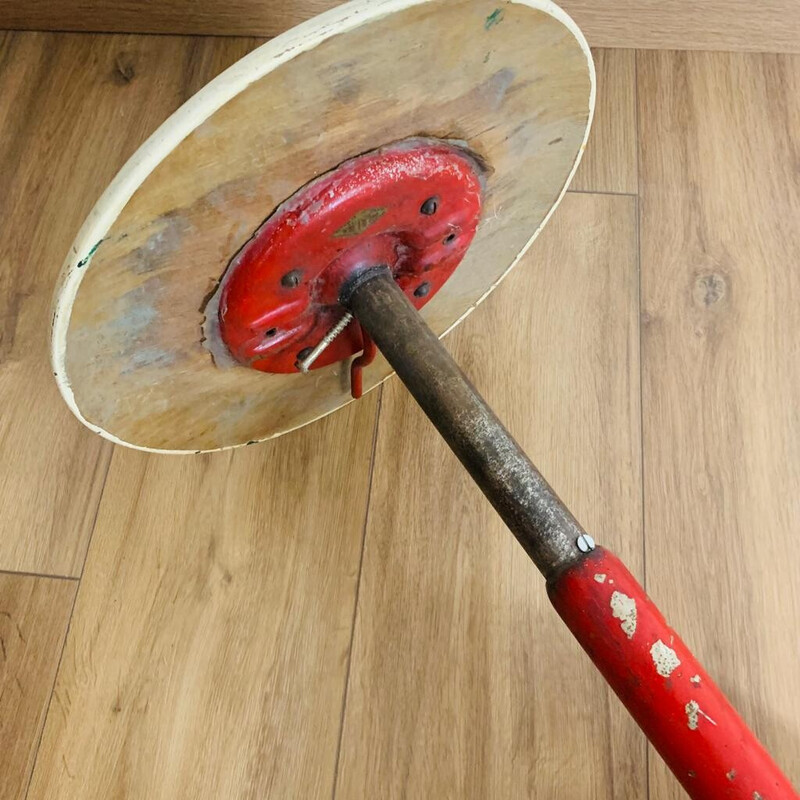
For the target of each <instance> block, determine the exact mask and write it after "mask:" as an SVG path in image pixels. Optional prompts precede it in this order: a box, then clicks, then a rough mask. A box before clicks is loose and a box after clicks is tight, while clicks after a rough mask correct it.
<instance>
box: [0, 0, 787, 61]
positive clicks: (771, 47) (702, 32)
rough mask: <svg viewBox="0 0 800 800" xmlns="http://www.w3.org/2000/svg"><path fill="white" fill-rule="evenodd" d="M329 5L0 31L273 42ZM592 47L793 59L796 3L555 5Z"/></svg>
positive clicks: (38, 1)
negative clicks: (768, 54)
mask: <svg viewBox="0 0 800 800" xmlns="http://www.w3.org/2000/svg"><path fill="white" fill-rule="evenodd" d="M335 5H337V3H336V0H296V2H293V3H285V2H281V0H229V2H226V3H219V2H215V0H168V1H167V2H162V3H152V2H147V0H120V1H119V2H116V3H108V2H106V0H0V28H22V29H32V30H81V31H118V32H140V33H191V34H215V35H240V36H241V35H259V36H274V35H275V34H278V33H282V32H283V31H285V30H286V29H287V28H289V27H291V26H292V25H297V24H298V23H300V22H303V21H304V20H307V19H308V18H309V17H311V16H313V15H315V14H319V13H321V12H322V11H326V10H327V9H329V8H332V7H334V6H335ZM559 5H561V6H563V8H564V9H565V10H566V11H567V12H568V13H569V14H571V15H572V16H573V17H574V18H575V20H576V22H578V24H579V25H580V26H581V27H582V28H583V29H584V31H585V33H586V35H587V38H588V39H589V43H590V44H591V45H592V46H594V47H641V48H664V49H673V48H674V49H689V48H691V49H700V50H751V51H764V52H797V51H798V50H799V49H800V9H799V8H798V5H797V3H796V2H795V0H766V1H765V2H760V3H755V2H753V0H702V2H692V0H562V1H561V3H560V4H559Z"/></svg>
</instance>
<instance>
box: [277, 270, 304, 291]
mask: <svg viewBox="0 0 800 800" xmlns="http://www.w3.org/2000/svg"><path fill="white" fill-rule="evenodd" d="M302 277H303V270H301V269H293V270H289V272H287V273H286V274H285V275H284V276H283V277H282V278H281V286H284V287H285V288H287V289H294V288H296V287H297V286H299V285H300V280H301V279H302Z"/></svg>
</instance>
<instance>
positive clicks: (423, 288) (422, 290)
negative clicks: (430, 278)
mask: <svg viewBox="0 0 800 800" xmlns="http://www.w3.org/2000/svg"><path fill="white" fill-rule="evenodd" d="M430 290H431V285H430V284H429V283H428V282H427V281H425V283H421V284H420V285H419V286H417V288H416V289H414V297H425V295H427V294H428V292H430Z"/></svg>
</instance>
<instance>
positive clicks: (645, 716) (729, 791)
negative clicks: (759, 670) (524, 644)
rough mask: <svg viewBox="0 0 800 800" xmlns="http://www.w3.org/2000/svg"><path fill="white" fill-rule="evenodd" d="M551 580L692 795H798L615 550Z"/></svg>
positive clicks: (587, 646)
mask: <svg viewBox="0 0 800 800" xmlns="http://www.w3.org/2000/svg"><path fill="white" fill-rule="evenodd" d="M547 588H548V594H549V595H550V600H551V601H552V603H553V605H554V606H555V608H556V611H558V613H559V614H560V615H561V617H562V619H563V620H564V622H566V623H567V626H568V627H569V629H570V630H571V631H572V633H573V634H574V635H575V637H576V638H577V640H578V641H579V642H580V644H581V646H582V647H583V649H584V650H585V651H586V652H587V653H588V654H589V657H590V658H591V659H592V661H593V662H594V663H595V665H596V666H597V668H598V669H599V670H600V672H602V673H603V675H604V677H605V678H606V680H607V681H608V683H609V684H610V685H611V687H612V688H613V689H614V691H615V692H616V693H617V695H618V697H619V698H620V700H622V702H623V703H624V704H625V706H626V707H627V709H628V711H630V713H631V715H632V716H633V717H634V719H635V720H636V722H637V723H638V724H639V726H640V727H641V729H642V730H643V731H644V732H645V734H646V735H647V738H648V739H649V740H650V741H651V742H652V743H653V745H654V747H655V748H656V750H658V752H659V753H660V755H661V757H662V758H663V759H664V761H665V762H666V763H667V765H668V766H669V768H670V769H671V770H672V771H673V772H674V773H675V776H676V777H677V778H678V780H679V781H680V782H681V784H682V785H683V787H684V789H686V791H687V792H688V793H689V796H690V797H692V798H695V800H722V798H735V800H754V798H756V800H757V799H758V798H762V800H797V799H798V795H797V793H796V792H795V791H794V789H793V788H792V786H791V784H790V783H789V781H788V779H787V778H786V777H785V776H784V775H783V774H782V773H781V771H780V770H779V769H778V767H777V765H776V764H775V762H774V761H773V760H772V758H771V757H770V756H769V754H768V753H767V752H766V750H764V748H763V747H762V746H761V744H760V743H759V741H758V740H757V739H756V737H755V736H754V735H753V733H752V732H751V731H750V730H749V729H748V727H747V726H746V725H745V724H744V722H743V721H742V719H741V717H740V716H739V715H738V714H737V713H736V711H735V710H734V708H733V707H732V706H731V704H730V703H729V702H728V701H727V700H726V698H725V696H724V695H723V694H722V692H721V691H720V690H719V689H718V688H717V686H716V685H715V684H714V683H713V681H712V680H711V679H710V678H709V677H708V675H707V674H706V672H705V670H704V669H703V667H702V666H701V665H700V663H699V662H698V660H697V659H696V658H695V657H694V656H693V655H692V653H691V652H690V651H689V649H688V648H687V647H686V645H685V644H684V643H683V642H682V641H681V639H680V637H679V636H678V634H676V633H675V631H673V630H672V629H671V628H670V627H669V626H668V625H667V623H666V621H665V620H664V617H663V616H662V615H661V613H660V612H659V610H658V609H657V608H656V607H655V605H654V604H653V602H652V601H651V600H650V598H649V597H648V596H647V595H646V594H645V592H644V589H642V587H641V586H640V585H639V583H638V582H637V581H636V579H635V578H634V577H633V576H632V575H631V574H630V572H628V570H627V569H626V567H625V565H624V564H623V563H622V562H621V561H620V560H619V559H618V558H617V557H616V556H614V555H613V554H612V553H609V552H608V551H606V550H604V549H603V548H601V547H598V548H596V549H595V550H594V551H593V552H591V553H589V554H587V556H586V557H585V558H584V559H583V560H582V561H580V562H579V563H578V564H576V565H575V566H573V567H570V568H568V569H567V570H566V571H565V572H563V573H562V574H561V575H559V576H558V577H556V578H555V579H554V580H553V581H551V582H548V587H547ZM615 593H616V594H615ZM631 608H633V609H635V610H634V611H633V616H632V614H631ZM615 614H616V616H615Z"/></svg>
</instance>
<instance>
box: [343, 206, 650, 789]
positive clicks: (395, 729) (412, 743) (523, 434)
mask: <svg viewBox="0 0 800 800" xmlns="http://www.w3.org/2000/svg"><path fill="white" fill-rule="evenodd" d="M635 225H636V200H635V198H631V197H622V196H611V195H602V196H600V195H590V194H569V195H567V197H566V198H565V200H564V202H563V204H562V206H561V208H560V209H559V210H558V211H557V212H556V214H555V216H554V217H553V219H552V221H551V223H550V224H549V226H548V227H547V229H546V230H545V231H544V233H543V234H542V237H541V239H540V240H539V241H538V242H537V243H536V244H535V245H534V248H533V249H532V251H531V252H530V253H529V255H528V256H526V258H525V259H524V261H523V263H522V264H520V266H519V267H518V268H517V270H516V271H515V272H514V273H512V274H511V276H510V277H509V278H508V279H507V281H506V282H505V283H504V284H503V285H502V286H501V287H500V288H499V289H498V290H497V292H496V293H495V294H493V295H492V297H490V298H489V299H488V300H487V301H486V303H485V304H484V305H482V306H481V307H480V308H479V309H478V310H477V311H475V312H474V313H473V315H472V316H471V317H470V318H469V319H468V320H467V321H465V322H464V323H463V325H462V326H461V327H460V328H458V329H457V331H455V332H454V333H453V334H451V335H450V336H449V337H448V338H447V339H446V343H447V345H448V346H449V347H450V349H451V350H452V352H453V354H454V355H455V357H456V358H457V360H458V361H459V362H460V363H461V364H462V366H463V368H464V369H465V372H466V373H467V374H468V375H470V376H471V377H472V378H473V379H474V381H475V382H476V384H477V386H478V388H479V389H480V390H481V391H483V392H484V393H485V396H486V397H487V399H488V400H489V402H491V403H492V404H493V405H494V406H495V409H496V411H497V412H498V414H499V416H500V418H501V419H503V420H504V421H505V422H506V423H507V424H508V426H509V428H510V430H511V431H512V433H514V434H515V435H516V436H517V437H518V439H519V441H520V442H521V444H522V445H523V446H524V447H525V448H526V449H527V450H528V452H529V454H530V455H531V457H532V458H533V460H534V461H535V462H537V463H538V465H539V467H540V468H541V469H542V470H543V472H544V474H545V475H547V476H548V477H549V479H550V480H551V481H552V483H553V485H554V488H555V489H556V490H557V491H558V492H559V493H560V494H561V496H562V497H563V498H564V500H565V501H566V502H567V503H568V504H569V505H570V506H571V507H572V509H573V511H574V512H575V513H576V514H577V516H578V518H579V519H581V520H582V521H583V522H584V524H585V525H586V526H587V527H588V529H589V530H590V531H592V532H593V533H594V534H595V535H596V537H597V539H598V540H599V541H601V542H603V543H606V544H608V545H609V546H610V547H612V548H613V549H615V550H616V551H617V552H618V553H619V554H620V555H621V556H622V557H623V558H625V559H626V561H627V562H628V564H629V565H630V566H631V568H632V569H633V570H634V571H635V572H636V573H639V574H640V575H641V569H642V563H641V556H642V536H641V502H640V501H641V483H640V463H639V456H640V439H639V419H640V415H639V372H638V352H639V348H638V324H637V315H638V295H637V292H638V280H637V272H636V269H637V261H636V230H635ZM645 772H646V770H645V745H644V740H643V737H642V736H641V734H640V733H639V731H638V729H636V727H635V725H634V724H633V723H632V722H631V721H630V720H629V719H628V718H627V717H626V716H625V714H624V712H623V710H622V707H621V705H620V704H619V703H618V702H617V700H616V699H615V698H614V697H613V695H611V694H610V692H609V690H607V689H606V688H605V686H604V684H603V681H602V679H601V678H600V677H599V676H598V675H597V674H595V672H594V669H593V668H592V666H591V665H590V663H589V661H588V659H587V658H586V657H585V656H584V655H583V654H582V652H581V651H580V650H579V648H578V645H577V644H576V643H575V642H573V641H572V639H571V637H570V634H569V633H568V631H567V630H566V628H565V627H564V626H563V625H562V623H561V622H560V621H559V620H558V618H557V617H556V615H555V613H554V612H553V611H552V609H551V608H550V607H549V603H548V601H547V598H546V596H545V591H544V585H543V581H542V580H541V578H540V576H539V573H538V572H537V571H536V569H535V568H534V567H533V565H532V564H531V563H530V562H529V561H528V559H527V557H526V556H525V554H524V553H523V552H522V550H521V548H519V546H518V545H517V544H516V543H515V542H514V540H513V537H512V536H511V534H510V533H509V532H508V531H507V530H505V529H504V528H503V526H502V524H501V523H500V521H499V519H498V518H497V517H496V515H495V514H494V512H493V510H492V509H491V508H490V506H489V504H488V502H487V501H486V500H485V499H484V498H483V496H482V495H481V494H480V492H479V490H478V489H477V488H476V486H474V485H473V484H472V483H471V481H470V479H469V478H468V477H467V475H466V473H465V472H464V470H463V469H462V468H461V466H460V465H459V464H458V463H457V461H456V459H455V457H454V456H452V455H451V454H450V452H449V451H448V450H447V448H446V447H445V445H444V444H443V442H442V441H441V440H440V439H439V437H438V435H437V434H436V433H435V431H434V429H433V427H432V426H431V425H430V424H429V423H428V422H427V421H426V420H425V418H424V417H423V415H422V413H421V412H420V411H419V410H418V409H417V407H416V406H415V405H414V402H413V401H412V400H411V399H410V396H409V395H408V394H407V392H406V391H405V389H404V388H403V387H402V386H401V385H400V384H399V383H398V382H397V381H396V380H394V379H393V380H392V381H390V382H389V383H388V384H387V385H386V387H385V389H384V399H383V404H382V409H381V418H380V424H379V434H378V443H377V450H376V461H375V471H374V483H373V489H372V495H371V504H370V511H369V523H368V532H367V541H366V549H365V555H364V566H363V573H362V582H361V589H360V595H359V605H358V616H357V625H356V635H355V641H354V647H353V653H352V667H351V675H350V681H349V690H348V696H347V705H346V714H345V724H344V735H343V741H342V748H341V759H340V771H339V776H338V790H337V793H336V798H337V800H351V799H353V800H354V799H355V798H363V797H381V798H400V797H415V798H416V797H443V798H444V797H447V798H459V799H462V800H466V799H467V798H475V800H478V799H480V800H485V798H488V797H504V798H523V797H525V798H527V797H547V798H551V800H555V799H556V798H570V800H578V798H590V797H591V798H620V800H621V798H630V797H643V796H644V795H645V791H646V790H645V777H646V776H645Z"/></svg>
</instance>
